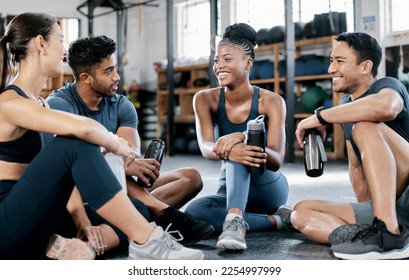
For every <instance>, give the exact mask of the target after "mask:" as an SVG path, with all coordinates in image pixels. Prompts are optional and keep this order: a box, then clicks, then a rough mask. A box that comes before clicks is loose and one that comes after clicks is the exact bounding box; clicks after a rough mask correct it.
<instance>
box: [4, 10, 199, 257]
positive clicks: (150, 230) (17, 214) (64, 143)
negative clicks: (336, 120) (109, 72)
mask: <svg viewBox="0 0 409 280" xmlns="http://www.w3.org/2000/svg"><path fill="white" fill-rule="evenodd" d="M62 36H63V35H62V31H61V27H60V26H59V24H58V22H57V20H56V19H55V18H54V17H51V16H49V15H46V14H42V13H23V14H20V15H18V16H16V17H14V18H13V19H12V20H11V21H10V22H9V24H8V25H7V27H6V31H5V34H4V36H3V37H2V38H1V39H0V64H1V65H0V93H1V94H0V127H1V130H0V141H1V142H0V259H42V258H45V251H46V249H47V246H48V243H49V242H50V241H51V242H52V244H53V242H54V241H59V239H55V238H54V236H52V235H53V233H54V232H56V231H57V230H58V226H59V225H60V223H59V221H60V218H61V217H62V216H63V215H65V214H66V213H67V210H66V207H67V203H68V201H69V198H70V196H71V194H73V190H74V187H75V186H77V188H78V191H79V193H80V194H81V196H83V197H84V198H85V200H86V201H87V203H89V205H90V207H91V208H92V209H94V210H95V211H96V213H97V214H98V215H100V216H101V217H103V218H104V219H105V220H107V221H109V222H110V223H112V224H113V225H114V226H115V227H117V228H118V229H119V230H121V231H122V232H123V233H124V234H126V236H127V237H128V238H129V247H128V248H129V249H128V258H129V259H203V258H204V254H203V252H201V251H200V250H195V249H190V248H185V247H184V246H182V245H181V244H179V243H178V242H177V241H176V240H175V239H174V238H173V237H172V236H171V235H170V234H169V233H168V232H166V231H164V230H163V229H162V227H160V226H158V227H153V226H152V225H151V224H150V223H149V222H148V221H147V220H146V219H144V217H143V216H142V215H141V214H140V213H139V212H138V211H137V210H136V208H135V207H134V205H132V203H131V201H130V199H129V197H128V196H127V195H126V194H125V192H124V191H123V189H122V187H121V185H120V183H119V181H118V179H117V178H116V177H115V175H114V174H113V172H112V170H111V168H110V167H109V165H108V164H107V161H106V160H105V158H104V156H103V154H102V152H101V147H102V148H103V149H104V150H105V151H107V152H112V153H114V154H116V155H118V156H123V157H126V158H129V161H131V160H133V159H134V154H133V153H132V149H131V148H130V147H129V145H128V143H127V141H126V140H124V139H122V138H120V137H117V136H115V135H113V134H112V133H110V132H109V131H108V130H107V129H106V128H105V127H104V126H103V125H101V124H100V123H98V122H96V121H95V120H92V119H90V118H87V117H83V116H77V115H74V114H69V113H66V112H62V111H58V110H50V109H48V108H46V106H45V104H44V100H43V99H42V98H41V96H40V94H41V91H42V89H43V85H44V83H45V82H46V81H47V80H48V79H49V78H51V77H58V76H61V75H62V74H63V59H64V58H65V56H66V55H67V51H66V49H65V48H64V45H63V40H62ZM16 69H18V71H17V72H15V70H16ZM11 78H12V80H11V81H10V79H11ZM43 133H49V134H54V135H56V136H55V137H54V138H53V139H52V140H51V142H50V143H48V144H47V145H44V137H43ZM50 237H51V238H50ZM66 241H67V242H69V243H71V244H73V243H75V244H76V245H78V246H83V247H84V248H85V247H86V246H87V244H86V243H85V242H82V241H81V240H78V239H76V240H74V239H70V240H66ZM77 241H79V242H77ZM51 247H52V245H51ZM89 256H90V258H92V254H91V253H90V254H89Z"/></svg>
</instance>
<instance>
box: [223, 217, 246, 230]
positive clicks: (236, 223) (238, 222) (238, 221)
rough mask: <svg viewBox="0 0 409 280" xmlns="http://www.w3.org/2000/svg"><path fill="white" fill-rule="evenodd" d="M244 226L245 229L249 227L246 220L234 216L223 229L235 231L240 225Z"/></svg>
mask: <svg viewBox="0 0 409 280" xmlns="http://www.w3.org/2000/svg"><path fill="white" fill-rule="evenodd" d="M243 226H244V227H245V228H246V229H248V228H249V226H248V224H247V223H246V222H242V219H240V218H239V217H235V218H234V219H232V220H230V221H229V223H228V224H227V226H226V229H225V230H232V231H237V230H238V229H239V228H241V227H243Z"/></svg>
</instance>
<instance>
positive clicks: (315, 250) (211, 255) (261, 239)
mask: <svg viewBox="0 0 409 280" xmlns="http://www.w3.org/2000/svg"><path fill="white" fill-rule="evenodd" d="M186 166H190V167H194V168H196V169H197V170H198V171H199V172H200V173H201V175H202V179H203V182H204V187H203V190H202V192H201V193H200V194H199V195H198V197H200V196H204V195H208V194H214V193H215V192H216V191H217V179H218V171H219V169H220V162H217V161H210V160H206V159H203V158H202V157H201V156H200V155H175V156H172V157H168V156H166V157H165V158H164V159H163V162H162V170H163V171H166V170H169V169H174V168H178V167H186ZM282 171H283V173H284V174H285V175H286V176H287V179H288V181H289V184H290V194H289V199H288V203H287V204H288V205H290V206H294V205H295V203H297V202H298V201H300V200H303V199H325V200H332V201H342V202H349V201H353V200H354V195H353V192H352V189H351V187H350V184H349V180H348V166H347V162H346V161H344V160H341V161H331V162H327V163H326V165H325V167H324V174H323V175H322V176H321V177H317V178H310V177H308V176H306V175H305V171H304V165H303V163H302V161H301V159H297V160H296V162H295V163H286V164H284V166H283V167H282ZM183 209H184V208H182V210H183ZM216 241H217V236H212V237H210V238H209V239H207V240H202V241H201V242H199V243H198V244H196V245H195V246H194V248H198V249H202V250H203V252H204V253H205V257H206V259H209V260H222V259H225V260H234V259H237V260H239V259H240V260H243V259H250V260H254V259H259V260H270V259H271V260H289V259H293V260H305V259H312V260H324V259H334V258H333V257H332V255H330V253H329V246H327V245H321V244H317V243H314V242H311V241H309V240H308V239H307V238H305V237H304V236H303V235H302V234H300V233H288V232H257V233H248V234H247V236H246V241H247V250H245V251H239V252H228V251H224V250H221V249H218V248H216Z"/></svg>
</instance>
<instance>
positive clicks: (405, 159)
mask: <svg viewBox="0 0 409 280" xmlns="http://www.w3.org/2000/svg"><path fill="white" fill-rule="evenodd" d="M335 40H336V44H335V45H334V47H333V50H332V53H331V55H330V59H331V64H330V66H329V68H328V72H329V73H330V74H331V76H332V83H333V87H332V88H333V90H334V91H335V92H342V93H345V94H344V95H343V97H342V98H341V100H340V104H339V105H338V106H335V107H332V108H329V109H325V110H316V114H315V115H312V116H310V117H308V118H306V119H303V120H302V121H301V122H300V123H299V125H298V127H297V130H296V137H297V141H298V143H299V144H300V146H301V147H303V138H304V135H305V131H306V130H307V129H310V128H316V129H317V130H319V131H320V132H321V135H322V137H323V139H325V137H326V125H327V124H329V123H334V124H341V125H342V128H343V130H344V133H345V137H346V147H347V155H348V162H349V179H350V181H351V184H352V188H353V190H354V193H355V197H356V202H353V203H335V202H330V201H322V200H305V201H300V202H299V203H297V204H296V205H295V207H294V212H293V213H292V214H291V222H292V223H293V225H294V227H295V228H296V229H298V230H299V231H301V232H302V233H303V234H305V235H306V236H307V237H308V238H310V239H311V240H314V241H316V242H320V243H331V245H332V247H331V250H332V252H333V253H334V255H335V256H336V257H339V258H342V259H396V258H399V259H400V258H408V257H409V231H408V229H407V226H409V204H408V202H409V196H408V192H409V191H408V184H409V176H408V174H409V164H408V163H409V96H408V92H407V89H406V88H405V86H404V85H403V84H402V83H401V82H399V81H398V80H396V79H395V78H392V77H383V78H377V75H378V67H379V64H380V62H381V59H382V48H381V47H380V46H379V44H378V42H377V41H376V39H375V38H373V37H371V36H370V35H368V34H366V33H361V32H351V33H342V34H340V35H338V36H337V37H336V38H335Z"/></svg>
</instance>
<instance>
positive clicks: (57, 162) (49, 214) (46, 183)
mask: <svg viewBox="0 0 409 280" xmlns="http://www.w3.org/2000/svg"><path fill="white" fill-rule="evenodd" d="M14 183H15V185H14V186H13V187H12V188H11V190H10V192H9V193H8V194H4V193H3V197H2V198H0V259H38V258H44V257H45V254H44V253H45V248H46V245H47V243H48V239H49V237H50V236H51V234H53V233H55V230H56V228H57V227H58V225H59V219H60V218H62V217H63V216H64V215H66V213H67V211H66V205H67V202H68V199H69V198H70V195H71V192H72V190H73V188H74V186H75V185H76V186H77V187H78V189H79V191H80V192H81V194H82V195H83V197H84V199H85V200H86V201H87V202H88V203H89V205H90V207H91V208H92V209H94V210H97V209H99V208H100V207H101V206H103V205H104V204H105V203H106V202H108V201H109V200H110V199H111V198H112V197H113V196H114V195H115V194H117V193H118V192H119V191H121V189H122V187H121V185H120V184H119V182H118V180H117V179H116V177H115V175H114V174H113V173H112V171H111V169H110V167H109V165H108V163H107V162H106V160H105V159H104V157H103V155H102V153H101V150H100V148H99V147H98V146H96V145H92V144H89V143H86V142H84V141H81V140H78V139H75V138H69V137H59V136H57V137H55V139H53V140H52V141H51V142H50V143H49V144H48V145H47V146H46V147H45V148H44V149H43V150H42V151H41V152H40V153H39V154H38V155H37V156H36V158H35V159H34V160H33V161H32V162H31V163H30V164H29V166H28V167H27V169H26V171H25V172H24V173H23V175H22V176H21V178H20V180H18V181H17V182H14ZM14 183H12V184H14ZM7 185H10V181H0V189H1V188H3V189H4V188H7Z"/></svg>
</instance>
